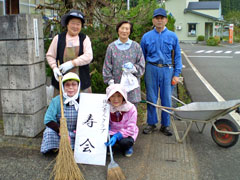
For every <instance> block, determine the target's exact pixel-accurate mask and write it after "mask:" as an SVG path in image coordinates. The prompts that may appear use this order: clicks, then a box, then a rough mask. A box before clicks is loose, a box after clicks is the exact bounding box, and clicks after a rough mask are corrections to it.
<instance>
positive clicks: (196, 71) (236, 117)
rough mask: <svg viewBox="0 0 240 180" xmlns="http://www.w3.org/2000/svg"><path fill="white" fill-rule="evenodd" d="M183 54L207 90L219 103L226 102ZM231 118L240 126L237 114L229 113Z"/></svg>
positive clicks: (239, 117)
mask: <svg viewBox="0 0 240 180" xmlns="http://www.w3.org/2000/svg"><path fill="white" fill-rule="evenodd" d="M182 54H183V55H184V57H185V58H186V60H187V62H188V64H189V65H190V66H191V68H192V69H193V71H194V72H195V73H196V75H197V76H198V78H199V79H200V80H201V81H202V82H203V84H204V85H205V86H206V87H207V89H208V90H209V91H210V92H211V93H212V95H213V96H214V97H215V98H216V99H217V101H225V99H224V98H223V97H222V96H221V95H220V94H219V93H218V92H217V91H216V90H215V89H214V88H213V87H212V86H211V84H209V82H208V81H207V80H206V79H205V78H204V77H203V76H202V75H201V74H200V72H199V71H198V70H197V68H196V67H195V66H194V65H193V64H192V62H191V61H190V59H189V58H188V57H190V56H187V55H186V54H185V53H184V51H182ZM229 115H230V116H232V118H233V119H234V120H235V122H236V123H237V124H238V125H239V126H240V115H239V114H237V113H236V112H233V111H232V112H231V113H229Z"/></svg>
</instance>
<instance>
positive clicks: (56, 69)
mask: <svg viewBox="0 0 240 180" xmlns="http://www.w3.org/2000/svg"><path fill="white" fill-rule="evenodd" d="M53 74H54V77H55V79H56V80H57V81H59V79H58V76H62V73H61V72H60V70H59V69H58V68H57V67H55V68H53Z"/></svg>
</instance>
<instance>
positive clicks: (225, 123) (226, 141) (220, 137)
mask: <svg viewBox="0 0 240 180" xmlns="http://www.w3.org/2000/svg"><path fill="white" fill-rule="evenodd" d="M214 124H215V126H216V127H217V129H218V130H221V131H230V132H238V128H237V126H236V125H235V124H234V123H233V122H232V121H230V120H228V119H219V120H217V121H216V122H215V123H214ZM211 135H212V138H213V140H214V142H215V143H216V144H217V145H218V146H220V147H224V148H228V147H231V146H234V145H235V144H236V143H237V141H238V135H233V134H227V133H219V132H217V131H216V130H215V129H214V127H213V126H212V129H211Z"/></svg>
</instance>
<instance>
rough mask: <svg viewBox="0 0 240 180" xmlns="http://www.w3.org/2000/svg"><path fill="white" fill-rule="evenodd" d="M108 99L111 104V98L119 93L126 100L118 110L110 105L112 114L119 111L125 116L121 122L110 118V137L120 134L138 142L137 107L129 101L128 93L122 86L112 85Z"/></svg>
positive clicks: (108, 89) (109, 88)
mask: <svg viewBox="0 0 240 180" xmlns="http://www.w3.org/2000/svg"><path fill="white" fill-rule="evenodd" d="M106 92H107V99H108V103H109V104H110V101H109V98H110V97H111V96H112V95H113V94H114V93H115V92H119V93H121V95H122V96H123V98H124V102H123V104H122V105H121V106H118V107H117V108H115V107H113V106H112V105H111V104H110V111H111V113H115V112H117V111H119V112H120V113H122V114H123V117H122V120H121V121H120V122H114V121H112V120H111V118H110V122H109V123H110V131H109V133H110V135H113V134H116V133H117V132H120V133H121V134H122V135H123V138H126V137H128V136H131V137H132V138H133V139H134V141H136V138H137V135H138V131H139V129H138V127H137V109H136V107H135V106H134V105H133V104H132V103H130V102H129V101H127V92H126V91H125V90H124V89H123V87H122V86H121V85H120V84H112V85H110V86H109V87H108V88H107V90H106Z"/></svg>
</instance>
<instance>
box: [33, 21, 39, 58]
mask: <svg viewBox="0 0 240 180" xmlns="http://www.w3.org/2000/svg"><path fill="white" fill-rule="evenodd" d="M33 33H34V44H35V56H36V57H39V42H38V20H37V19H35V18H34V19H33Z"/></svg>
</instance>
